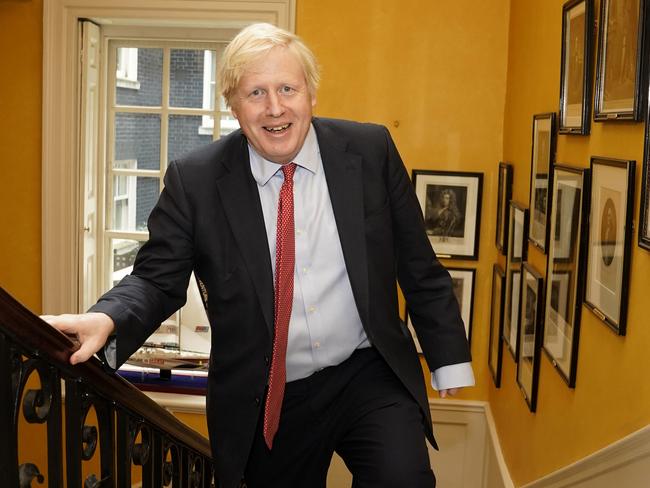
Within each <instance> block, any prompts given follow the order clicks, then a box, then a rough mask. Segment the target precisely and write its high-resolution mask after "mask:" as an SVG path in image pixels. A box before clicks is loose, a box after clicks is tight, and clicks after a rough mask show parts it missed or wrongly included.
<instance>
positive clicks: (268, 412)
mask: <svg viewBox="0 0 650 488" xmlns="http://www.w3.org/2000/svg"><path fill="white" fill-rule="evenodd" d="M295 171H296V165H295V164H294V163H289V164H285V165H284V166H282V172H283V173H284V183H282V188H280V200H279V202H278V226H277V230H276V233H277V235H276V247H275V317H274V322H275V335H274V339H273V359H272V360H271V371H270V373H269V391H268V393H267V396H266V403H265V405H264V440H265V441H266V445H267V446H268V447H269V449H271V448H272V447H273V437H275V433H276V432H277V431H278V425H279V423H280V410H282V398H283V397H284V384H285V382H286V378H287V375H286V354H287V338H288V335H289V319H290V318H291V305H292V303H293V272H294V265H295V236H294V223H293V173H294V172H295Z"/></svg>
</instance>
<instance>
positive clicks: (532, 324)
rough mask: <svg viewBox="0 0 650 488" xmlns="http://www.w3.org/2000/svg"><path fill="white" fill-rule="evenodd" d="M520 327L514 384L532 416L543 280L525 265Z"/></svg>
mask: <svg viewBox="0 0 650 488" xmlns="http://www.w3.org/2000/svg"><path fill="white" fill-rule="evenodd" d="M521 283H522V285H521V327H520V329H519V336H518V342H519V358H518V359H517V384H518V385H519V389H520V390H521V392H522V393H523V395H524V398H525V399H526V403H528V408H529V409H530V411H531V412H534V411H535V410H536V408H537V384H538V381H539V351H540V346H541V339H542V329H543V327H542V325H543V317H544V313H543V303H544V302H543V294H544V287H543V278H542V275H540V274H539V273H538V272H537V271H535V269H533V268H532V266H530V265H529V264H528V263H524V265H523V269H522V274H521Z"/></svg>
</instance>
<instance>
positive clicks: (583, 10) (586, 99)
mask: <svg viewBox="0 0 650 488" xmlns="http://www.w3.org/2000/svg"><path fill="white" fill-rule="evenodd" d="M592 25H594V6H593V0H571V1H569V2H567V3H565V4H564V6H563V7H562V65H561V68H560V80H561V81H560V121H559V132H560V134H581V135H587V134H589V123H590V118H591V56H592V52H593V38H594V37H593V31H592V29H591V28H590V26H592Z"/></svg>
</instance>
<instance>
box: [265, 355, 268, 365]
mask: <svg viewBox="0 0 650 488" xmlns="http://www.w3.org/2000/svg"><path fill="white" fill-rule="evenodd" d="M264 362H265V363H266V364H269V357H268V356H264Z"/></svg>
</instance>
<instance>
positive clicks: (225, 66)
mask: <svg viewBox="0 0 650 488" xmlns="http://www.w3.org/2000/svg"><path fill="white" fill-rule="evenodd" d="M274 47H283V48H286V49H289V50H290V51H291V52H292V53H293V54H295V55H296V57H297V58H298V60H299V61H300V64H301V65H302V70H303V72H304V74H305V81H306V82H307V88H308V89H309V93H310V94H311V96H312V97H314V96H315V95H316V90H317V89H318V83H319V82H320V69H319V67H318V63H317V62H316V57H315V56H314V53H312V52H311V50H310V49H309V48H308V47H307V46H306V45H305V43H304V42H303V41H302V39H300V37H298V36H297V35H295V34H292V33H291V32H288V31H286V30H284V29H280V28H279V27H276V26H274V25H271V24H265V23H261V24H252V25H249V26H248V27H246V28H244V29H242V30H241V31H240V32H239V34H237V35H236V36H235V38H234V39H233V40H232V41H231V42H230V44H228V46H227V47H226V49H225V50H224V52H223V57H222V58H221V60H220V62H219V67H218V69H217V83H218V86H219V90H220V91H221V94H222V95H223V98H224V99H225V100H226V104H227V105H228V106H229V107H232V99H233V97H234V95H235V91H236V90H237V85H239V81H240V80H241V77H242V75H243V74H244V71H245V70H246V67H247V66H248V65H249V64H250V63H251V62H253V61H255V60H257V59H259V58H260V57H261V56H263V55H264V54H266V53H268V52H269V51H270V50H271V49H273V48H274Z"/></svg>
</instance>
